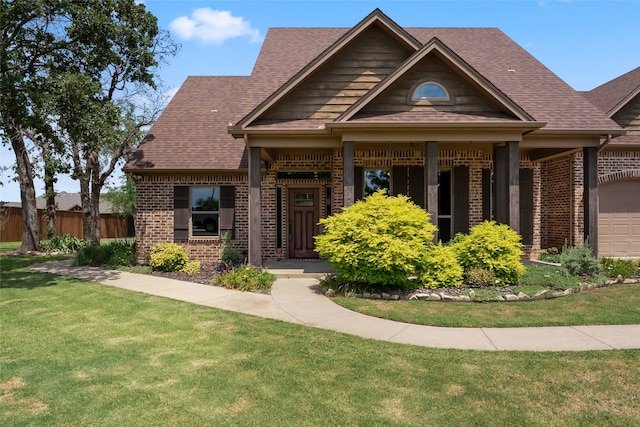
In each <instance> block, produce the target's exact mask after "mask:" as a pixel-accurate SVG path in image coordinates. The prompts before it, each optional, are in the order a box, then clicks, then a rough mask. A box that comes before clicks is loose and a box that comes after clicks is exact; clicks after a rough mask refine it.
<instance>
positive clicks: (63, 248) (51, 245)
mask: <svg viewBox="0 0 640 427" xmlns="http://www.w3.org/2000/svg"><path fill="white" fill-rule="evenodd" d="M85 246H87V241H86V240H84V239H81V238H79V237H76V236H72V235H71V234H65V235H64V236H53V237H52V238H50V239H48V240H42V241H40V249H42V250H43V251H45V252H62V253H65V254H68V253H70V252H77V251H78V250H80V249H82V248H84V247H85Z"/></svg>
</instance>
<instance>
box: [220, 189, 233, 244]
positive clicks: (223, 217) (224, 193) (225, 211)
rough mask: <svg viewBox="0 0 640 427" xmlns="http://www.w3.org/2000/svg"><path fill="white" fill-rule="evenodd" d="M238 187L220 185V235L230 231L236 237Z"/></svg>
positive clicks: (231, 235)
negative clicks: (235, 218)
mask: <svg viewBox="0 0 640 427" xmlns="http://www.w3.org/2000/svg"><path fill="white" fill-rule="evenodd" d="M235 207H236V187H234V186H232V185H225V186H222V187H220V236H224V233H227V232H228V233H229V234H230V237H231V238H232V239H233V238H235V227H234V225H235V221H234V217H235Z"/></svg>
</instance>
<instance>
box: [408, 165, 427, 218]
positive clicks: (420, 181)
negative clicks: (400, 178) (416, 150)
mask: <svg viewBox="0 0 640 427" xmlns="http://www.w3.org/2000/svg"><path fill="white" fill-rule="evenodd" d="M408 196H409V197H411V200H413V203H415V204H416V205H418V206H420V207H421V208H422V209H425V208H426V206H427V205H426V203H425V202H424V166H409V194H408Z"/></svg>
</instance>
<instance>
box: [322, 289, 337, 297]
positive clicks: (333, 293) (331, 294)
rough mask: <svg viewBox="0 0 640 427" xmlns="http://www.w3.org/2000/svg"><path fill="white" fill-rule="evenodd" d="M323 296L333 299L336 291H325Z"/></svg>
mask: <svg viewBox="0 0 640 427" xmlns="http://www.w3.org/2000/svg"><path fill="white" fill-rule="evenodd" d="M324 294H325V296H328V297H333V296H335V295H336V291H334V290H333V289H327V292H325V293H324Z"/></svg>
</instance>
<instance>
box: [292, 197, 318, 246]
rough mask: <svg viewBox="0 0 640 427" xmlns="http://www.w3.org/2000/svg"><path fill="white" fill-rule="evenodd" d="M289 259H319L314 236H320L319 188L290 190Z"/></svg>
mask: <svg viewBox="0 0 640 427" xmlns="http://www.w3.org/2000/svg"><path fill="white" fill-rule="evenodd" d="M288 200H289V233H288V235H289V239H288V240H289V242H288V243H289V258H318V253H317V252H315V251H314V250H313V248H314V241H313V236H315V235H316V234H318V231H319V226H318V221H319V220H320V191H319V190H318V189H317V188H290V189H289V199H288Z"/></svg>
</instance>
